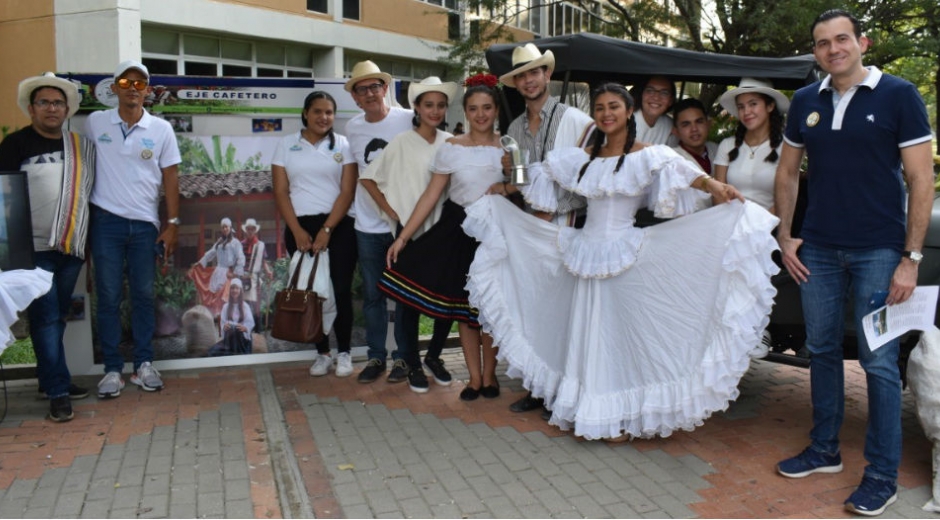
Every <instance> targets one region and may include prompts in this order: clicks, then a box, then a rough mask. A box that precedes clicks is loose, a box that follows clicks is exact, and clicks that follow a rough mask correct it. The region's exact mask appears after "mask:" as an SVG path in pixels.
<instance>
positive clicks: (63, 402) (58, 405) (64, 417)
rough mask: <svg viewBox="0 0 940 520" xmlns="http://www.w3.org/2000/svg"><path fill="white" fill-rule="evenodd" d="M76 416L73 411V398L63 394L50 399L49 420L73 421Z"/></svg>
mask: <svg viewBox="0 0 940 520" xmlns="http://www.w3.org/2000/svg"><path fill="white" fill-rule="evenodd" d="M73 417H75V414H74V413H73V412H72V400H71V399H69V396H67V395H63V396H62V397H56V398H55V399H52V400H51V401H49V420H50V421H53V422H66V421H71V420H72V418H73Z"/></svg>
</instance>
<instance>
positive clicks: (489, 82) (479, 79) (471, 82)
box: [463, 72, 499, 88]
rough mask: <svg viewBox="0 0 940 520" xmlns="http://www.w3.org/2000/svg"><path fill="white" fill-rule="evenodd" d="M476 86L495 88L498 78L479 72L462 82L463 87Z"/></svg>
mask: <svg viewBox="0 0 940 520" xmlns="http://www.w3.org/2000/svg"><path fill="white" fill-rule="evenodd" d="M477 85H485V86H487V87H489V88H496V87H497V85H499V78H497V77H496V76H494V75H492V74H486V73H483V72H481V73H479V74H474V75H473V76H470V77H469V78H467V79H465V80H464V82H463V86H465V87H476V86H477Z"/></svg>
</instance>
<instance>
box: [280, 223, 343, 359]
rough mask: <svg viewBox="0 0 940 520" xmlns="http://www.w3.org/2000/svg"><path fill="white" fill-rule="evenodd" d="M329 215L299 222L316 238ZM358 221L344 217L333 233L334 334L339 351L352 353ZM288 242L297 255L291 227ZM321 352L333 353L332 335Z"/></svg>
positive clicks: (286, 231) (319, 347) (286, 232)
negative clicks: (355, 226)
mask: <svg viewBox="0 0 940 520" xmlns="http://www.w3.org/2000/svg"><path fill="white" fill-rule="evenodd" d="M328 216H329V215H327V214H325V213H324V214H320V215H304V216H302V217H297V221H298V222H299V223H300V226H301V227H302V228H304V230H305V231H307V233H310V236H312V237H316V236H317V233H318V232H319V231H320V228H322V227H323V224H324V223H325V222H326V219H327V217H328ZM354 223H355V221H354V220H353V218H352V217H349V216H346V217H343V220H341V221H340V222H339V224H337V225H336V227H335V228H333V231H332V232H331V233H330V244H329V250H330V281H332V282H333V295H334V296H335V298H336V321H334V322H333V334H335V335H336V344H337V350H339V351H340V352H349V350H350V342H351V340H352V326H353V306H352V282H353V273H354V272H355V270H356V262H357V261H358V258H359V253H358V249H357V247H356V231H355V229H353V224H354ZM284 245H285V246H286V247H287V252H288V253H289V254H290V255H291V256H293V254H294V251H296V250H297V242H296V241H295V240H294V234H293V233H291V231H290V229H289V228H284ZM317 352H319V353H320V354H329V352H330V339H329V337H325V338H323V340H322V341H320V342H319V343H317Z"/></svg>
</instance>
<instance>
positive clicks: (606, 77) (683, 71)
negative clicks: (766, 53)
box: [486, 33, 816, 90]
mask: <svg viewBox="0 0 940 520" xmlns="http://www.w3.org/2000/svg"><path fill="white" fill-rule="evenodd" d="M528 43H533V44H535V46H536V47H538V48H539V50H540V51H542V52H545V51H548V50H550V51H552V53H553V54H554V55H555V71H554V73H553V75H552V79H555V80H563V81H566V82H568V81H577V82H585V83H589V84H592V85H594V84H598V83H601V82H604V81H617V82H620V83H623V84H625V85H629V84H636V83H637V82H639V81H643V80H645V79H646V78H648V77H650V76H653V75H662V76H666V77H668V78H670V79H672V80H675V81H695V82H700V83H713V84H721V85H736V84H737V83H738V81H739V80H740V79H741V78H742V77H744V76H750V77H756V78H766V79H769V80H771V81H772V82H773V84H774V87H776V88H780V89H789V90H793V89H797V88H799V87H802V86H804V85H807V84H809V83H812V82H813V81H815V80H816V75H815V68H816V62H815V61H814V59H813V57H812V56H811V55H807V56H797V57H793V58H758V57H751V56H732V55H728V54H715V53H710V52H697V51H690V50H685V49H677V48H672V47H660V46H658V45H650V44H646V43H638V42H631V41H626V40H618V39H616V38H611V37H609V36H601V35H599V34H590V33H581V34H572V35H567V36H555V37H552V38H542V39H538V40H533V41H531V42H528ZM519 45H521V43H512V44H497V45H493V46H491V47H490V48H489V49H488V50H487V51H486V61H487V64H489V67H490V71H491V72H492V73H493V74H496V75H497V76H500V75H503V74H505V73H507V72H509V71H510V70H512V51H513V49H514V48H516V47H518V46H519Z"/></svg>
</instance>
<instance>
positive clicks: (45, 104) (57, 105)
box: [33, 99, 68, 110]
mask: <svg viewBox="0 0 940 520" xmlns="http://www.w3.org/2000/svg"><path fill="white" fill-rule="evenodd" d="M33 106H36V107H39V108H41V109H43V110H46V109H47V108H51V109H53V110H59V109H62V108H65V107H67V106H68V103H66V102H65V101H61V100H56V101H49V100H47V99H40V100H39V101H36V102H34V103H33Z"/></svg>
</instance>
